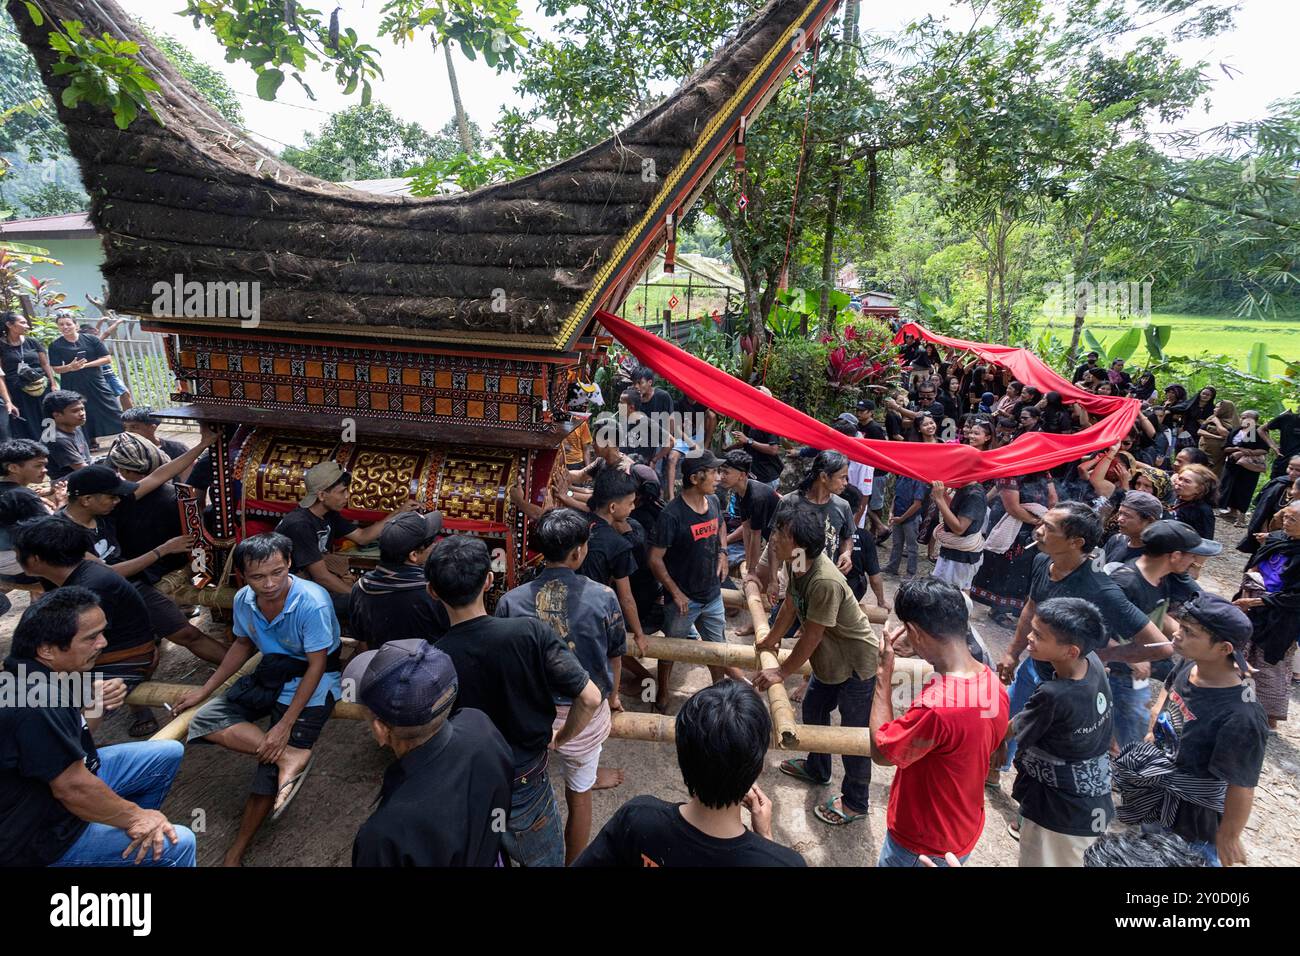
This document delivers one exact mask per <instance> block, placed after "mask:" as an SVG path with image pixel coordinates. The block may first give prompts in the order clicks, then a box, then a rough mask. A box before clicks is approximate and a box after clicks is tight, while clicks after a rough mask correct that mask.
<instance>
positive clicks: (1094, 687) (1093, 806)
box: [1011, 653, 1115, 836]
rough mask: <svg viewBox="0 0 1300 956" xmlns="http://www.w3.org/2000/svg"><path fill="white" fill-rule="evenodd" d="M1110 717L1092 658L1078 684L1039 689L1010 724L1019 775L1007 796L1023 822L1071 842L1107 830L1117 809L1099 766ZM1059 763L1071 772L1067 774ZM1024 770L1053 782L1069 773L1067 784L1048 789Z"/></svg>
mask: <svg viewBox="0 0 1300 956" xmlns="http://www.w3.org/2000/svg"><path fill="white" fill-rule="evenodd" d="M1114 717H1115V712H1114V707H1113V706H1112V701H1111V692H1110V681H1109V680H1107V678H1106V668H1105V666H1104V665H1103V664H1102V662H1101V659H1100V658H1099V657H1097V655H1096V654H1095V653H1091V654H1089V655H1088V673H1087V674H1085V675H1084V676H1083V677H1082V678H1081V679H1080V680H1063V679H1062V678H1060V677H1054V678H1053V679H1052V680H1047V681H1043V682H1042V683H1041V684H1039V685H1038V688H1037V689H1036V690H1035V691H1034V693H1033V695H1032V696H1031V697H1030V698H1029V701H1028V703H1026V704H1025V707H1024V709H1023V710H1022V711H1020V713H1019V714H1017V715H1016V717H1015V720H1014V721H1013V724H1012V726H1013V728H1014V731H1015V734H1016V742H1017V748H1016V759H1015V763H1016V769H1017V770H1018V771H1019V772H1018V773H1017V774H1016V781H1015V783H1014V785H1013V786H1012V788H1011V796H1012V798H1013V799H1015V800H1017V801H1018V802H1019V803H1020V812H1021V813H1023V814H1024V816H1025V819H1026V820H1032V821H1034V823H1037V824H1038V825H1039V826H1041V827H1043V828H1044V829H1047V830H1052V831H1053V832H1056V833H1068V834H1070V835H1072V836H1091V835H1094V834H1099V833H1101V832H1103V831H1104V830H1105V829H1106V824H1107V823H1109V822H1110V819H1111V817H1113V816H1114V815H1115V806H1114V803H1113V802H1112V800H1111V795H1110V785H1109V783H1108V782H1106V780H1105V776H1106V774H1105V769H1106V768H1105V765H1104V763H1102V761H1104V759H1105V757H1106V754H1107V753H1108V752H1109V751H1110V741H1111V735H1112V732H1113V728H1112V724H1113V722H1114ZM1060 761H1065V762H1067V763H1071V764H1074V766H1073V767H1071V768H1070V769H1069V770H1068V771H1067V768H1066V766H1065V765H1063V764H1062V763H1060ZM1027 765H1034V766H1035V767H1037V768H1039V770H1040V773H1045V774H1050V775H1053V776H1055V775H1058V774H1066V773H1067V772H1068V774H1069V777H1070V779H1069V780H1064V779H1063V778H1060V777H1058V778H1057V779H1061V780H1062V783H1063V786H1061V787H1053V786H1049V785H1048V784H1046V783H1044V782H1042V780H1040V779H1038V778H1037V777H1034V776H1032V775H1031V774H1030V773H1029V772H1027V771H1026V769H1025V767H1026V766H1027ZM1079 790H1083V791H1085V793H1078V792H1077V791H1079ZM1088 791H1093V792H1094V793H1089V792H1088ZM1096 791H1100V792H1096Z"/></svg>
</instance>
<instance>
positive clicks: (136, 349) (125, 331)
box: [104, 318, 176, 408]
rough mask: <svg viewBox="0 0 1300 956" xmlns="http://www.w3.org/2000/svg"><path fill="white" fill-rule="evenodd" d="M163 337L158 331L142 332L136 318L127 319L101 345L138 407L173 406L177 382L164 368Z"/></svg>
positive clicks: (165, 366) (164, 348) (164, 350)
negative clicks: (104, 347)
mask: <svg viewBox="0 0 1300 956" xmlns="http://www.w3.org/2000/svg"><path fill="white" fill-rule="evenodd" d="M166 338H167V337H166V336H165V335H163V334H162V333H160V332H145V331H143V330H142V329H141V328H140V320H139V319H137V318H128V319H127V320H126V321H125V322H123V323H122V325H121V326H120V327H119V328H118V330H117V331H116V332H115V333H114V334H113V335H112V336H110V337H109V338H108V339H106V340H105V342H104V344H105V345H106V346H107V347H108V352H109V354H110V355H112V356H113V367H114V368H115V369H117V374H118V376H119V377H120V378H121V379H122V383H123V384H124V385H126V387H127V388H128V389H130V390H131V399H132V400H133V401H134V402H135V404H137V405H151V406H153V407H154V408H164V407H166V406H168V405H170V404H172V401H171V394H172V392H173V391H175V390H176V379H175V378H174V377H173V375H172V372H171V369H170V368H168V366H167V353H166V346H165V342H166Z"/></svg>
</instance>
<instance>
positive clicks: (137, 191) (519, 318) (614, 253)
mask: <svg viewBox="0 0 1300 956" xmlns="http://www.w3.org/2000/svg"><path fill="white" fill-rule="evenodd" d="M837 2H838V0H772V2H771V3H768V4H767V6H765V7H764V8H763V9H762V10H761V11H759V12H758V13H757V14H756V15H755V16H754V17H753V18H752V19H751V20H750V21H748V22H747V23H746V24H744V25H743V26H742V27H741V28H740V29H739V30H738V31H737V33H736V35H735V36H734V37H733V38H732V39H731V40H730V41H729V42H727V43H726V44H725V45H724V46H723V47H722V48H721V49H720V50H719V51H718V52H717V54H716V55H715V56H714V57H713V59H712V60H711V61H710V62H709V63H708V64H706V65H705V66H704V67H703V68H701V69H700V71H699V72H698V73H697V74H696V75H695V76H694V77H692V78H691V79H690V80H689V81H687V82H686V83H685V84H684V85H683V86H682V88H681V89H680V90H678V91H677V93H676V94H674V95H673V96H671V97H669V98H668V99H667V100H665V101H664V102H663V103H662V104H660V105H659V106H657V107H656V108H655V109H653V110H651V111H650V112H648V113H646V114H645V115H644V116H642V117H641V118H640V119H638V120H636V121H635V122H634V123H632V124H631V125H630V126H628V127H627V128H626V129H624V130H622V131H621V132H620V133H618V134H617V135H615V136H613V137H611V138H609V139H607V140H605V141H604V142H602V143H600V144H599V145H597V146H593V147H592V148H590V149H588V150H586V151H584V152H582V153H580V154H579V155H577V156H574V157H573V158H571V159H569V160H566V161H564V162H562V163H559V164H558V165H555V166H552V167H551V168H549V169H545V170H542V171H540V172H537V173H534V174H532V175H530V176H526V177H524V178H522V179H519V180H515V181H513V182H508V183H502V184H499V185H494V186H487V187H484V188H481V189H478V190H475V191H473V192H467V193H460V194H457V195H452V196H440V197H436V198H409V197H392V196H383V195H377V194H371V193H366V192H360V191H357V190H354V189H350V188H348V187H345V186H341V185H337V184H334V183H330V182H326V181H324V180H320V179H316V178H315V177H312V176H309V175H306V174H305V173H302V172H300V171H299V170H297V169H294V168H293V167H291V166H288V165H286V164H285V163H283V162H281V161H280V160H279V159H277V158H276V157H275V156H273V155H272V154H270V153H269V152H267V151H265V150H264V149H262V148H261V147H259V146H258V145H257V144H255V143H253V142H251V141H250V140H248V139H246V138H245V137H244V135H243V134H242V133H241V132H240V131H239V130H238V129H236V128H235V127H233V126H231V125H230V124H229V123H227V122H226V121H225V120H224V119H223V118H222V117H221V116H220V115H218V114H217V113H216V111H215V110H213V109H212V108H211V107H210V106H208V104H206V103H205V102H204V101H203V99H202V98H201V96H200V95H199V94H198V93H197V92H195V90H194V89H193V88H192V87H191V86H190V85H189V84H188V83H187V82H186V80H185V79H184V78H183V77H181V76H180V74H179V73H178V72H177V71H176V70H175V69H174V68H173V67H172V66H171V64H170V63H169V62H168V61H167V59H166V58H165V57H163V56H162V55H161V54H160V53H159V52H158V50H157V49H156V48H155V47H153V45H152V44H151V43H150V42H149V40H148V39H147V38H146V37H144V36H142V35H141V34H140V33H139V32H138V31H137V30H136V28H135V26H134V24H133V22H132V21H131V19H130V18H129V17H128V16H127V15H126V13H125V12H124V11H123V10H122V8H121V7H120V6H119V5H118V4H117V3H115V2H113V0H42V2H41V3H40V5H39V6H40V9H41V10H42V11H43V13H44V18H43V19H44V22H43V24H40V25H38V24H37V23H35V22H34V21H33V18H32V17H31V15H30V14H29V12H28V9H27V7H28V5H26V4H24V3H22V2H20V0H9V3H8V9H9V12H10V14H11V15H12V16H13V18H14V20H15V22H16V23H17V24H18V26H19V29H20V31H21V33H22V37H23V40H24V41H25V42H26V44H27V46H28V47H29V48H30V49H31V51H32V53H33V54H34V56H35V57H36V60H37V63H38V64H39V66H40V69H41V73H42V76H43V78H44V81H45V84H46V86H47V87H48V88H49V90H50V92H51V93H52V94H53V99H54V102H55V103H56V104H57V105H58V112H59V118H60V119H61V121H62V122H63V124H64V126H65V127H66V129H67V134H68V140H69V143H70V145H71V148H72V152H73V155H74V156H75V157H76V158H77V160H78V162H79V163H80V166H81V171H82V178H83V180H84V182H85V186H86V190H87V191H88V193H89V194H90V196H91V197H92V204H91V210H90V215H91V219H92V221H93V222H94V224H95V227H96V229H97V230H98V231H99V233H100V235H101V237H102V240H103V245H104V252H105V256H106V262H105V264H104V266H103V271H104V275H105V277H106V279H107V281H108V286H109V293H108V302H107V305H108V307H110V308H112V309H115V310H117V311H118V312H122V313H130V314H135V315H140V316H143V317H146V320H147V325H146V328H148V329H150V330H152V331H155V332H161V333H168V334H169V338H168V341H169V347H168V361H169V363H170V365H171V369H172V371H173V372H174V374H175V376H176V380H177V391H176V393H175V395H174V400H175V401H176V402H177V403H178V404H177V406H176V407H174V408H171V409H167V410H165V411H163V412H162V414H163V415H164V416H166V417H169V418H173V419H188V420H191V421H200V422H208V423H212V424H215V425H218V426H221V427H222V428H223V429H224V439H225V440H223V441H221V442H218V443H217V444H216V445H214V458H215V460H214V471H215V477H216V484H215V485H214V487H213V498H214V505H215V512H216V517H215V524H214V526H213V528H212V534H210V535H209V534H206V533H205V535H204V538H203V540H204V541H205V542H206V543H207V546H208V548H209V555H208V568H209V569H212V570H215V569H217V568H219V567H221V563H220V562H222V561H224V552H225V550H226V549H228V547H229V545H230V544H231V543H232V542H233V541H235V540H237V539H238V537H239V536H241V535H242V534H244V533H253V532H254V531H255V530H262V529H263V528H264V527H270V526H272V525H273V524H274V522H275V521H276V520H278V516H279V515H280V514H282V513H283V512H285V511H288V510H290V509H291V508H292V507H293V506H294V504H295V503H296V501H297V499H298V498H299V497H300V496H301V495H302V494H303V481H302V477H303V473H304V471H305V470H306V469H307V468H309V467H311V466H312V465H313V464H315V463H316V462H318V461H320V460H322V459H324V458H335V459H337V460H338V461H339V462H340V463H341V464H343V465H344V467H346V468H347V469H348V470H349V471H351V472H352V474H353V476H354V477H353V484H352V489H353V495H352V503H351V508H352V511H350V512H348V513H347V514H348V516H349V517H353V518H357V519H361V520H370V519H377V518H380V517H382V516H383V515H384V514H385V513H387V512H390V511H392V510H394V509H395V508H397V507H399V506H400V505H401V504H402V503H403V502H405V501H406V499H407V498H408V497H412V496H413V497H414V498H416V499H417V500H418V501H419V502H420V504H421V506H422V507H425V508H429V509H434V508H436V509H439V510H441V511H442V513H443V516H444V519H445V523H446V525H447V526H448V527H450V528H452V529H455V530H459V531H464V532H469V533H472V534H476V535H481V536H482V537H484V538H486V539H487V541H488V543H489V545H490V546H491V547H492V548H493V549H498V548H499V549H500V553H499V554H498V559H499V560H500V561H502V563H503V570H504V571H505V573H504V574H501V575H498V580H499V585H498V586H499V587H508V586H512V585H513V584H514V583H515V581H516V579H517V575H518V573H519V570H520V568H521V566H522V564H523V562H524V560H525V555H526V553H527V551H526V544H527V542H526V523H525V519H524V517H523V515H522V513H521V512H519V511H517V510H516V509H515V508H514V507H513V506H512V505H511V503H510V499H509V490H510V488H511V487H513V486H514V485H517V484H518V483H520V482H521V481H522V482H523V483H524V484H525V486H526V487H527V488H528V489H529V490H530V492H531V493H532V494H533V495H534V496H535V497H538V496H540V493H541V491H542V490H543V489H544V487H545V485H546V483H547V482H548V480H549V478H550V475H551V473H552V469H553V468H554V467H556V463H557V452H558V450H559V446H560V444H561V443H562V442H563V440H564V438H565V437H566V435H567V434H568V432H569V430H571V429H572V428H573V427H574V426H573V423H572V422H571V421H569V417H568V414H567V411H566V408H567V406H566V398H567V395H568V390H569V386H570V384H571V383H572V382H573V381H574V380H575V379H576V378H577V377H578V376H579V375H584V377H586V376H587V375H589V373H590V371H591V365H592V364H593V363H595V362H597V361H599V357H600V356H601V354H602V353H603V351H604V349H605V348H606V347H607V345H608V343H609V339H608V337H606V336H604V335H603V334H597V332H596V313H597V311H598V310H601V309H606V310H613V309H616V308H617V307H618V306H619V304H620V303H621V302H622V299H623V297H624V296H625V294H626V293H627V291H628V290H629V288H630V287H631V286H632V285H633V284H634V283H635V281H636V279H637V278H638V276H639V275H640V273H641V272H642V271H644V269H645V267H646V266H647V264H648V263H649V261H650V259H651V258H652V257H653V256H654V255H655V253H656V252H657V251H658V250H659V249H660V248H662V247H663V245H664V244H665V243H667V242H669V241H670V240H671V239H672V230H673V224H674V223H675V222H677V221H680V218H681V216H682V215H683V214H684V213H685V212H686V210H687V209H688V208H689V207H690V205H691V203H692V202H693V201H694V200H695V199H696V198H697V196H698V195H699V193H700V191H701V190H702V189H703V188H704V186H705V185H706V184H707V183H708V181H709V179H710V178H711V177H712V175H713V174H714V173H715V172H716V171H717V170H718V169H719V168H720V167H721V166H722V164H723V163H724V162H726V161H727V160H728V159H729V157H731V156H732V155H733V152H734V154H735V159H736V162H737V163H738V164H739V163H741V162H743V138H744V129H745V125H746V123H747V122H748V121H750V120H752V119H753V118H754V117H755V116H756V115H757V114H758V112H759V111H761V110H762V108H763V107H764V106H765V105H766V103H767V102H768V100H769V99H770V98H771V97H772V96H773V95H774V94H775V92H776V89H777V86H778V85H779V83H780V82H781V81H782V80H783V79H784V78H785V76H786V75H787V74H788V73H789V72H790V71H791V70H792V69H793V68H794V66H795V64H796V63H797V62H798V60H799V59H800V58H801V57H802V55H803V52H804V49H805V47H806V46H807V45H808V44H810V43H812V42H813V38H814V37H815V36H816V33H817V31H818V29H819V28H820V27H821V25H822V24H823V23H824V22H825V20H826V19H827V17H829V15H830V14H831V12H832V11H833V9H834V8H835V6H836V4H837ZM55 20H77V21H80V22H82V23H83V24H85V29H84V31H83V32H84V33H87V34H95V35H98V34H100V33H103V32H107V33H109V34H112V35H113V36H116V37H119V38H128V39H131V40H133V41H135V42H137V43H138V44H139V45H140V48H141V53H140V58H141V60H142V61H143V62H144V64H145V65H146V66H147V67H148V69H149V70H150V72H151V73H152V74H153V75H154V76H155V77H156V78H157V79H158V81H159V83H160V84H161V86H162V92H161V93H160V94H157V95H153V96H152V97H151V99H152V102H153V106H154V109H155V112H156V113H157V115H158V117H159V119H161V123H160V122H158V121H156V120H155V119H154V118H153V117H151V116H149V115H147V114H142V115H140V116H139V117H138V118H136V119H135V120H134V121H133V122H132V123H131V124H130V125H129V127H128V128H127V129H125V130H122V129H118V128H117V126H116V125H115V124H114V122H113V117H112V115H111V114H110V113H109V112H108V111H107V110H104V109H101V108H96V107H91V106H89V105H85V104H82V105H80V106H78V107H76V108H75V109H68V108H67V107H65V106H64V105H63V104H62V102H61V100H60V94H61V93H62V92H63V88H64V86H65V84H66V79H64V78H63V77H60V76H58V75H56V74H55V71H54V69H53V67H54V65H55V64H56V63H57V55H56V53H55V52H54V51H53V50H52V49H51V48H50V45H49V31H50V29H51V22H52V21H55ZM738 146H739V147H741V148H739V149H737V148H736V147H738ZM195 284H197V285H195ZM195 290H202V291H201V292H196V291H195ZM250 306H255V310H254V309H253V308H250ZM254 311H255V313H256V314H255V315H254V314H252V313H253V312H254ZM345 439H346V440H345ZM558 461H559V462H560V466H561V467H562V461H563V456H562V455H560V456H558ZM239 496H242V498H243V503H244V506H245V507H244V514H245V524H243V525H242V526H241V524H240V522H239V520H238V519H237V515H238V514H239V509H238V504H239ZM187 527H189V528H190V529H192V530H198V529H199V528H200V527H201V525H200V523H199V517H198V515H197V508H195V507H194V506H193V505H192V504H191V506H190V507H189V510H188V515H187Z"/></svg>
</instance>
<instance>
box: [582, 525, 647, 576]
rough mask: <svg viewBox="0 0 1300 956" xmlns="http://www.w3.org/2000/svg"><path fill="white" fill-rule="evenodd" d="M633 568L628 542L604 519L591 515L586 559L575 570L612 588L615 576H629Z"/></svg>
mask: <svg viewBox="0 0 1300 956" xmlns="http://www.w3.org/2000/svg"><path fill="white" fill-rule="evenodd" d="M636 568H637V562H636V558H635V557H633V555H632V544H631V542H629V541H628V540H627V539H626V538H625V537H623V535H621V534H619V533H618V532H617V531H615V530H614V529H613V528H612V527H610V524H609V522H608V521H606V520H605V519H604V518H600V517H595V516H593V517H592V519H591V537H590V538H588V540H587V558H586V560H585V561H583V562H582V567H580V568H578V573H579V574H581V575H582V576H583V577H588V578H591V580H593V581H595V582H596V583H597V584H603V585H605V586H606V587H611V588H612V587H613V586H614V581H615V580H616V579H618V578H630V577H631V576H632V573H633V572H634V571H636Z"/></svg>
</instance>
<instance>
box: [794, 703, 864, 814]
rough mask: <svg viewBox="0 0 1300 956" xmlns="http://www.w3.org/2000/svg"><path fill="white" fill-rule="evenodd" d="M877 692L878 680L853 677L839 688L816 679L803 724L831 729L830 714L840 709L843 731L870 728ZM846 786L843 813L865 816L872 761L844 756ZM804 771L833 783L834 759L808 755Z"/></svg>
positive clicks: (842, 791)
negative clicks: (832, 766)
mask: <svg viewBox="0 0 1300 956" xmlns="http://www.w3.org/2000/svg"><path fill="white" fill-rule="evenodd" d="M875 689H876V679H875V677H869V678H867V679H866V680H863V679H862V678H860V677H850V678H849V679H848V680H846V681H843V682H841V683H839V684H823V683H822V682H821V681H819V680H818V679H817V678H816V677H814V678H813V679H812V680H810V681H809V682H808V689H807V690H806V691H804V695H803V722H804V723H805V724H814V725H816V726H819V727H829V726H830V723H831V711H833V710H835V709H837V708H838V709H839V712H840V726H841V727H867V726H870V724H871V698H872V696H873V694H874V692H875ZM841 759H843V761H844V785H843V789H842V790H841V793H840V795H841V797H842V798H843V803H844V809H845V811H847V812H850V813H866V812H867V801H868V799H869V791H870V788H871V758H870V757H854V756H850V755H849V754H845V755H844V757H843V758H841ZM804 768H805V769H806V770H807V771H808V773H810V774H811V775H812V776H814V777H816V778H817V779H818V780H830V778H831V755H830V754H809V755H808V760H807V762H806V763H805V764H804Z"/></svg>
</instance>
